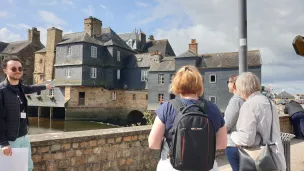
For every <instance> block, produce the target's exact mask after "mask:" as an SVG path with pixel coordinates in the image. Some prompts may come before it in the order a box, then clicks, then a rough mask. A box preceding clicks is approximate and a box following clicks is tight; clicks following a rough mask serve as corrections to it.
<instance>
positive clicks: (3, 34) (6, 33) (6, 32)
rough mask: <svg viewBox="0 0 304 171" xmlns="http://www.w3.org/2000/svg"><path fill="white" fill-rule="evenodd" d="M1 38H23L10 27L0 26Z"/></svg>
mask: <svg viewBox="0 0 304 171" xmlns="http://www.w3.org/2000/svg"><path fill="white" fill-rule="evenodd" d="M0 40H1V41H3V42H12V41H19V40H21V36H20V34H17V33H13V32H12V31H10V30H9V29H8V28H6V27H3V28H0Z"/></svg>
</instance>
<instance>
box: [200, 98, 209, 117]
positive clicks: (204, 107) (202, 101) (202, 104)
mask: <svg viewBox="0 0 304 171" xmlns="http://www.w3.org/2000/svg"><path fill="white" fill-rule="evenodd" d="M198 106H199V107H200V108H201V109H202V110H203V113H205V114H206V113H208V101H207V100H206V99H199V102H198Z"/></svg>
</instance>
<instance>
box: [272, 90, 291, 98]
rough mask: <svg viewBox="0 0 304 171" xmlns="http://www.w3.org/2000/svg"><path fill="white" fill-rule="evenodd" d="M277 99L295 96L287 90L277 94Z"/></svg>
mask: <svg viewBox="0 0 304 171" xmlns="http://www.w3.org/2000/svg"><path fill="white" fill-rule="evenodd" d="M275 98H277V99H294V98H295V97H294V96H293V95H291V94H289V93H287V92H286V91H283V92H281V93H279V94H277V95H276V96H275Z"/></svg>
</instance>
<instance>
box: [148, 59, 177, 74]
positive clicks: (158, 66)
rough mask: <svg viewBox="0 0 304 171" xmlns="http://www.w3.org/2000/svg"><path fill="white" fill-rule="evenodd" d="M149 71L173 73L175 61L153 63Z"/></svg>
mask: <svg viewBox="0 0 304 171" xmlns="http://www.w3.org/2000/svg"><path fill="white" fill-rule="evenodd" d="M149 71H175V61H174V60H166V61H163V62H161V63H154V64H152V65H151V67H150V70H149Z"/></svg>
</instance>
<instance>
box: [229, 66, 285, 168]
mask: <svg viewBox="0 0 304 171" xmlns="http://www.w3.org/2000/svg"><path fill="white" fill-rule="evenodd" d="M236 90H237V94H239V95H240V96H241V97H242V98H243V99H244V100H245V103H244V104H243V105H242V107H241V109H240V113H239V118H238V121H237V125H236V131H235V132H232V134H231V139H232V141H233V142H234V143H235V144H236V145H237V146H243V147H248V148H247V149H250V148H249V147H259V146H260V145H261V144H267V143H271V142H270V136H271V133H270V131H271V125H272V142H274V143H275V145H274V146H272V151H273V158H274V160H275V164H276V166H277V167H278V168H279V169H280V170H281V171H285V170H286V162H285V157H284V149H283V145H282V141H281V135H280V122H279V115H278V112H277V110H276V108H275V106H274V105H273V104H272V103H271V101H269V99H268V98H267V97H266V96H264V95H263V94H262V93H261V92H260V91H261V84H260V81H259V78H258V77H257V76H256V75H254V74H253V73H251V72H246V73H243V74H241V75H239V76H238V78H237V80H236ZM271 106H272V107H271ZM249 151H251V154H250V155H251V156H252V155H255V157H256V155H257V153H255V151H254V150H249Z"/></svg>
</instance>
